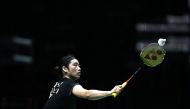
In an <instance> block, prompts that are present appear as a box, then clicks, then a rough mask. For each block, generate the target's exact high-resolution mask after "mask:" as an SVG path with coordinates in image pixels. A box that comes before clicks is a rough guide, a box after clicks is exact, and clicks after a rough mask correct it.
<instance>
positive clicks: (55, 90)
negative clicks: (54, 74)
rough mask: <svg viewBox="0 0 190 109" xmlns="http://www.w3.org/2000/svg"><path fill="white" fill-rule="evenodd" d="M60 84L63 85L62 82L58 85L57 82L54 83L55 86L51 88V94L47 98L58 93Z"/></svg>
mask: <svg viewBox="0 0 190 109" xmlns="http://www.w3.org/2000/svg"><path fill="white" fill-rule="evenodd" d="M61 84H63V82H61V83H59V82H56V83H55V85H54V86H53V88H52V90H51V92H50V95H49V98H50V97H51V96H52V95H54V94H57V93H58V92H59V87H60V86H61Z"/></svg>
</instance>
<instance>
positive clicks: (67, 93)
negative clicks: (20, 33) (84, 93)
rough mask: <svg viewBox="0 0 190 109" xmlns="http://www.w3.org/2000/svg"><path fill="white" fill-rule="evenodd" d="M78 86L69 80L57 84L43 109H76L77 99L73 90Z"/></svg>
mask: <svg viewBox="0 0 190 109" xmlns="http://www.w3.org/2000/svg"><path fill="white" fill-rule="evenodd" d="M76 84H78V83H75V81H73V80H71V79H68V78H63V79H61V80H59V81H58V82H56V83H55V85H54V87H53V88H52V90H51V92H50V95H49V99H48V100H47V102H46V104H45V106H44V108H43V109H75V107H76V97H75V96H74V95H73V94H72V89H73V87H74V86H75V85H76Z"/></svg>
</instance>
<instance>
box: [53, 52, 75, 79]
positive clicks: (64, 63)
mask: <svg viewBox="0 0 190 109" xmlns="http://www.w3.org/2000/svg"><path fill="white" fill-rule="evenodd" d="M73 59H76V58H75V57H74V55H72V54H68V55H66V56H63V57H62V58H61V59H60V60H58V63H57V65H56V66H55V70H56V71H57V72H58V73H59V77H60V78H62V77H63V71H62V67H63V66H65V67H67V68H68V66H69V64H70V62H71V60H73Z"/></svg>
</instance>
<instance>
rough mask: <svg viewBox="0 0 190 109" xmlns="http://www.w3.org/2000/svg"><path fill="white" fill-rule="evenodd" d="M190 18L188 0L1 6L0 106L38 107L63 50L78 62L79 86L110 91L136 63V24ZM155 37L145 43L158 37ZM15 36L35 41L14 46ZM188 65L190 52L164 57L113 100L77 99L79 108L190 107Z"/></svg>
mask: <svg viewBox="0 0 190 109" xmlns="http://www.w3.org/2000/svg"><path fill="white" fill-rule="evenodd" d="M188 13H189V12H188V1H187V0H181V1H179V0H157V1H153V0H141V1H137V0H128V1H117V0H112V1H70V0H69V1H65V0H64V1H47V0H46V1H45V0H43V1H42V0H41V1H37V2H34V1H33V2H21V1H20V2H19V1H13V2H4V3H1V16H0V17H1V21H0V29H1V31H0V36H1V37H0V45H1V47H0V49H1V51H0V54H1V55H0V59H1V60H0V61H1V63H0V72H1V76H0V85H1V93H0V101H1V102H0V104H1V109H42V107H43V105H44V103H45V102H46V100H47V99H48V96H49V92H50V90H51V87H52V86H53V85H54V83H55V82H56V81H57V80H58V75H57V74H56V73H55V72H54V70H53V68H54V66H55V64H56V61H57V60H58V59H59V58H60V57H61V56H63V55H65V54H67V53H73V54H74V55H75V56H76V57H77V58H78V60H79V62H80V64H81V67H82V76H81V78H80V80H78V81H77V82H79V83H80V84H81V85H83V87H85V88H87V89H100V90H110V89H112V88H113V86H114V85H117V84H121V83H122V82H123V81H124V80H126V79H127V78H128V77H129V76H130V75H131V74H132V73H133V72H134V71H135V70H136V69H137V68H138V66H139V65H140V62H141V60H140V59H139V52H137V50H136V49H135V44H136V43H137V42H138V40H140V38H139V37H138V34H141V33H138V32H137V31H136V29H135V24H137V23H138V22H149V21H152V20H153V19H158V20H159V19H160V21H161V19H163V18H165V16H167V15H179V16H180V15H184V14H188ZM162 34H163V33H162ZM165 34H166V36H164V37H165V38H167V35H168V33H167V32H166V33H164V35H165ZM185 34H187V36H188V37H189V32H188V33H185ZM155 35H158V33H152V35H151V36H149V38H150V39H152V38H153V39H154V38H155V39H156V40H157V39H158V37H154V36H155ZM159 35H160V34H159ZM15 36H18V37H21V38H27V39H30V40H31V41H32V44H31V45H30V46H23V45H19V44H15V43H14V42H13V38H14V37H15ZM138 38H139V39H138ZM143 38H146V39H149V38H147V37H146V35H145V36H143V37H141V39H143ZM15 53H19V54H22V53H24V54H27V55H29V56H30V57H32V62H30V63H25V62H17V61H15V60H13V59H12V56H13V54H15ZM189 65H190V64H189V52H186V53H181V52H168V53H167V55H166V59H165V60H164V62H163V63H162V64H161V65H159V66H157V67H155V68H147V67H145V68H143V69H142V70H141V72H140V73H139V74H138V75H137V76H136V77H135V78H134V79H133V80H131V81H130V82H129V84H128V86H127V87H126V88H125V89H124V90H123V92H122V93H121V94H120V95H119V96H118V97H117V98H115V99H114V98H111V97H109V98H105V99H102V100H99V101H88V100H83V99H79V100H78V102H77V109H89V108H90V109H116V108H118V109H120V108H124V109H126V108H127V109H139V108H146V109H181V108H183V107H184V106H187V104H188V103H189V93H188V91H189V88H190V86H189V84H188V82H189V77H190V75H189Z"/></svg>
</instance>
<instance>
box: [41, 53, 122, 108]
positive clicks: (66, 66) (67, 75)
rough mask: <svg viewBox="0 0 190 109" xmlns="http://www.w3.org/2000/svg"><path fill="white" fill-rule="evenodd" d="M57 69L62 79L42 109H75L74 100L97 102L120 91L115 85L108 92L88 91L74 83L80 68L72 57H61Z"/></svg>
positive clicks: (79, 73) (78, 76)
mask: <svg viewBox="0 0 190 109" xmlns="http://www.w3.org/2000/svg"><path fill="white" fill-rule="evenodd" d="M59 68H60V70H61V71H62V74H63V75H62V78H61V79H60V80H59V81H58V82H56V83H55V85H54V87H53V88H52V90H51V92H50V95H49V99H48V101H47V102H46V104H45V106H44V108H43V109H75V107H76V106H75V104H76V103H75V102H76V98H84V99H87V100H99V99H102V98H106V97H110V96H112V93H117V94H119V93H120V92H121V90H122V88H121V86H120V85H116V86H115V87H114V88H113V89H111V90H110V91H102V90H94V89H93V90H92V89H91V90H88V89H85V88H83V87H82V85H80V84H78V83H75V81H76V80H77V79H79V78H80V75H81V68H80V64H79V61H78V60H77V59H76V58H75V57H74V56H73V55H67V56H65V57H63V58H62V59H61V63H60V65H59Z"/></svg>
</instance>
